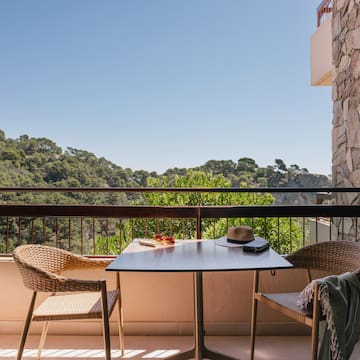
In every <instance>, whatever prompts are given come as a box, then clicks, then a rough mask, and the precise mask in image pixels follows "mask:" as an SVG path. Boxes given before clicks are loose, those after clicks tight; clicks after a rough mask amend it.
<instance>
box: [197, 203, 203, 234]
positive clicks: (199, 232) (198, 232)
mask: <svg viewBox="0 0 360 360" xmlns="http://www.w3.org/2000/svg"><path fill="white" fill-rule="evenodd" d="M201 233H202V231H201V208H200V207H198V208H197V215H196V238H197V239H201Z"/></svg>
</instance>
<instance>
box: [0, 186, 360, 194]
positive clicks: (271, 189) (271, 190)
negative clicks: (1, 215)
mask: <svg viewBox="0 0 360 360" xmlns="http://www.w3.org/2000/svg"><path fill="white" fill-rule="evenodd" d="M1 192H104V193H105V192H123V193H145V192H182V193H184V192H193V193H203V192H209V193H211V192H223V193H226V192H239V193H240V192H241V193H243V192H245V193H290V192H313V193H318V192H320V193H344V192H360V188H359V187H257V188H248V187H246V188H239V187H228V188H215V187H214V188H210V187H193V188H187V187H181V188H175V187H171V188H170V187H164V188H153V187H0V193H1Z"/></svg>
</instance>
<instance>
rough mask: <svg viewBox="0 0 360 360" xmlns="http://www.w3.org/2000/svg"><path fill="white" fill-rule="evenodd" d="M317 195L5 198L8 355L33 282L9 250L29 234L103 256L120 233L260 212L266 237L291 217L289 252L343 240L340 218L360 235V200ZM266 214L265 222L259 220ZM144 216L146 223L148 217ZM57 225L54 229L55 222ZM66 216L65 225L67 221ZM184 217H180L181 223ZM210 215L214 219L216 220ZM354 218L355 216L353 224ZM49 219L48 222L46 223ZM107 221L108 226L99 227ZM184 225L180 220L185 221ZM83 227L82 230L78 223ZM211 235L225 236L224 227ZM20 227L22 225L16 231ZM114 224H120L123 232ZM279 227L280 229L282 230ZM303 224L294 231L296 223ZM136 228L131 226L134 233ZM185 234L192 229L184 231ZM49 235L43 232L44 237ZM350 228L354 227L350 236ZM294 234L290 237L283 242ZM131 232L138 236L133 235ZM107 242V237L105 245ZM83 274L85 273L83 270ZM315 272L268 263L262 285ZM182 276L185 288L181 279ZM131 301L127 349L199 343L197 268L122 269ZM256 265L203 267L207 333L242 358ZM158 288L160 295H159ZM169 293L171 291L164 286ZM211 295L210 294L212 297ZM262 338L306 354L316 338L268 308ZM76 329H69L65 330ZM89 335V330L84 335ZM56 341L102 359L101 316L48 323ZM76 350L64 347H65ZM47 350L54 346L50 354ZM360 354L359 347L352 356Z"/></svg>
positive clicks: (252, 217) (136, 354) (2, 316)
mask: <svg viewBox="0 0 360 360" xmlns="http://www.w3.org/2000/svg"><path fill="white" fill-rule="evenodd" d="M8 191H12V192H15V193H17V194H22V193H24V192H25V193H27V192H33V193H37V192H41V191H52V192H56V191H64V192H69V191H75V192H76V191H79V192H86V191H100V192H101V191H103V192H124V193H129V192H130V193H133V194H142V193H146V192H155V193H156V192H158V193H161V194H162V193H167V192H168V193H172V192H175V191H176V192H183V193H190V194H194V193H195V194H199V193H200V194H203V193H205V194H208V193H217V194H219V195H221V194H222V195H224V194H226V193H228V194H230V193H235V192H244V193H246V194H248V195H249V196H250V197H251V198H255V197H256V196H259V194H264V193H273V194H277V193H281V192H291V193H296V192H300V193H301V194H305V193H306V194H308V193H313V194H316V193H319V192H322V193H324V192H325V193H326V194H333V193H335V192H344V193H353V192H356V193H358V192H359V191H360V189H336V188H335V189H307V188H303V189H293V188H288V189H280V188H278V189H267V188H265V189H241V188H240V189H239V188H228V189H145V188H139V189H17V188H14V189H1V193H2V194H4V193H6V192H8ZM327 201H329V203H328V204H316V201H314V203H311V204H305V205H266V206H260V205H255V206H246V205H243V206H239V205H236V204H228V205H223V206H213V205H210V204H206V205H203V204H199V205H194V206H176V207H169V206H149V205H113V206H105V205H66V204H64V205H38V204H21V205H19V204H2V205H0V219H1V220H2V223H1V226H0V246H1V248H2V249H3V250H2V252H3V254H2V256H1V257H0V283H1V284H2V291H1V295H0V334H1V337H0V358H1V359H2V358H4V359H5V358H7V357H12V358H13V357H14V355H15V353H14V352H16V351H15V349H16V347H17V342H18V338H19V334H20V333H21V329H22V325H23V320H24V318H25V315H26V311H27V307H28V303H29V299H30V291H28V290H26V289H24V286H23V284H22V281H21V278H20V275H19V273H18V270H17V269H16V268H15V264H14V263H13V261H12V258H11V256H10V254H11V251H12V247H13V246H16V245H17V244H20V243H24V242H27V241H28V242H38V241H40V242H43V243H46V244H49V245H51V244H52V245H53V246H61V247H65V248H69V249H71V250H74V251H77V252H82V253H84V254H89V255H91V256H100V255H102V254H100V252H99V251H100V250H99V249H101V252H102V253H104V254H105V256H113V247H112V245H111V241H112V239H113V237H114V236H115V237H116V238H117V244H118V251H121V250H122V249H123V248H124V247H125V244H126V241H127V240H129V239H128V237H129V236H130V237H138V236H139V234H140V233H141V234H142V235H143V236H144V237H147V236H149V235H150V234H151V229H152V226H155V228H158V229H160V230H161V231H164V226H167V230H169V231H172V232H175V231H183V233H184V234H185V235H186V236H188V234H192V237H193V238H204V237H205V230H206V229H209V228H212V226H211V224H212V223H214V224H215V222H216V221H217V220H219V219H223V220H224V221H225V223H226V224H231V222H232V221H237V222H239V223H244V222H245V221H250V222H251V221H253V222H254V224H255V223H256V224H262V225H263V227H264V228H263V229H260V228H259V229H258V230H259V231H263V232H264V237H268V236H270V234H269V229H270V222H271V221H272V219H274V218H275V219H276V220H275V221H273V222H272V223H274V224H280V223H282V222H283V221H286V222H287V224H288V226H287V227H286V228H287V229H290V234H289V233H286V234H283V233H281V227H278V229H277V233H276V234H275V237H274V241H273V246H274V247H275V248H276V249H277V250H278V251H280V252H282V253H286V252H290V251H292V250H293V249H294V248H296V247H298V246H303V245H305V244H309V243H312V242H316V241H323V240H328V239H335V236H338V235H339V234H345V233H346V232H345V231H344V229H343V228H338V227H337V226H336V224H337V221H336V219H338V218H341V219H345V218H346V219H347V221H343V222H342V224H345V225H343V227H344V226H345V227H347V226H348V225H347V224H353V226H352V227H351V226H349V228H348V229H347V230H350V233H351V231H352V232H353V236H354V238H358V234H357V228H358V226H357V218H358V217H360V206H342V205H335V204H332V202H331V200H327ZM258 219H261V220H262V221H261V222H257V220H258ZM139 220H140V222H137V221H139ZM125 223H126V224H130V227H129V229H130V233H126V231H125V229H124V224H125ZM50 224H52V225H51V226H53V227H52V229H53V233H49V228H50V227H51V226H50ZM64 224H65V225H66V226H65V227H62V225H64ZM179 224H180V225H179ZM209 224H210V225H209ZM354 224H355V225H354ZM39 226H40V227H39ZM96 227H99V229H96ZM177 227H179V229H180V230H179V229H177ZM75 228H76V229H78V230H79V229H80V233H77V232H76V231H75ZM213 228H214V230H213V232H212V235H213V236H211V237H214V238H215V237H216V236H219V234H217V233H216V227H215V225H214V226H213ZM14 229H15V230H16V232H15V233H14V232H13V231H14ZM292 229H293V230H295V229H301V231H300V232H298V233H297V236H298V237H295V236H291V232H292V231H291V230H292ZM114 231H115V232H114ZM275 232H276V231H275ZM293 233H295V231H293ZM129 234H130V235H129ZM185 235H184V237H185ZM39 236H40V240H39ZM343 236H344V237H345V236H346V235H343ZM284 239H286V240H287V242H286V244H284V243H282V242H283V240H284ZM130 240H131V239H130ZM98 241H101V246H99V245H98V244H97V242H98ZM75 275H76V276H78V275H79V274H75ZM84 276H85V277H89V278H98V277H101V278H103V277H106V278H107V280H108V282H109V286H110V287H111V286H113V285H114V284H113V281H114V279H113V274H112V273H101V272H94V271H93V272H90V271H89V272H86V274H85V275H84V274H83V277H84ZM306 282H307V280H306V274H305V273H304V272H302V271H300V270H284V271H277V272H276V273H271V272H264V273H263V274H262V277H261V283H260V286H261V287H262V288H263V289H265V290H266V291H274V292H276V291H279V292H281V291H284V290H285V289H286V290H289V289H290V290H291V289H293V290H294V291H296V290H298V289H301V288H303V287H304V286H305V285H306ZM174 284H176V287H174ZM121 287H122V295H123V308H124V317H125V327H124V328H125V335H126V349H127V352H126V355H125V357H126V358H162V357H165V356H166V355H170V354H171V353H172V352H174V351H178V350H182V349H185V348H188V347H190V346H191V344H192V337H191V335H192V330H193V328H192V320H193V301H192V291H193V288H192V281H191V274H186V273H176V274H167V273H123V274H121ZM251 289H252V272H251V271H246V272H228V273H223V272H212V273H206V274H204V298H205V303H204V317H205V329H206V335H207V338H206V341H207V342H208V344H209V347H212V348H214V349H222V350H223V351H225V349H226V351H227V352H228V353H229V354H230V355H234V356H235V357H240V358H242V359H244V358H247V357H248V353H249V345H248V344H249V338H248V333H249V323H250V306H251V302H250V299H251V296H250V295H251ZM150 294H151V295H150ZM164 294H166V295H164ZM207 294H211V296H207ZM259 320H260V323H259V327H258V333H259V334H260V335H261V337H260V338H259V339H260V340H259V342H257V359H281V358H284V359H287V358H289V357H290V356H291V357H292V358H293V359H294V360H295V359H306V358H307V357H306V356H307V355H304V354H309V351H310V339H309V336H308V334H309V332H308V329H307V328H304V327H302V326H300V325H298V324H296V323H293V322H292V321H289V319H287V318H285V317H279V315H278V313H273V312H272V311H270V310H268V309H265V308H260V310H259ZM111 331H112V333H113V334H116V319H111ZM40 332H41V328H40V324H36V323H34V324H33V325H32V327H31V331H30V334H31V337H30V340H29V342H28V345H27V347H26V349H28V350H27V352H25V355H26V357H25V358H34V357H36V352H32V351H29V349H30V350H31V349H35V348H36V344H37V340H38V337H39V334H40ZM65 334H66V335H70V336H64V335H65ZM78 334H84V337H78ZM49 335H50V336H49V341H48V342H47V344H46V346H45V355H44V358H46V357H51V358H59V359H60V358H63V357H70V358H75V359H76V358H77V357H79V358H80V357H81V358H84V357H85V358H94V357H95V358H96V357H103V355H102V354H103V352H102V351H103V350H102V338H101V324H100V323H99V322H98V321H77V322H72V323H71V324H70V323H67V322H66V323H65V322H63V323H61V322H59V323H57V324H54V325H53V324H52V325H51V326H50V330H49ZM112 344H113V347H114V353H113V357H114V358H116V357H121V356H120V354H119V352H116V351H117V349H118V345H117V338H116V337H115V336H114V337H113V341H112ZM64 348H65V349H67V348H70V349H73V350H71V351H69V352H66V351H65V352H62V351H60V350H56V349H64ZM46 354H47V355H46ZM359 356H360V349H359V346H358V347H357V349H356V353H355V354H354V355H353V359H356V358H358V357H359Z"/></svg>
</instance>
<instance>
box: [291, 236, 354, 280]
mask: <svg viewBox="0 0 360 360" xmlns="http://www.w3.org/2000/svg"><path fill="white" fill-rule="evenodd" d="M286 258H287V260H289V261H290V262H291V263H292V264H293V265H294V266H295V267H296V268H304V269H309V270H322V271H327V272H330V273H331V274H334V275H337V274H341V273H344V272H348V271H351V272H353V271H356V270H357V269H359V268H360V242H352V241H345V240H344V241H326V242H322V243H316V244H312V245H308V246H305V247H303V248H301V249H299V250H297V251H295V252H293V253H292V254H290V255H288V256H287V257H286Z"/></svg>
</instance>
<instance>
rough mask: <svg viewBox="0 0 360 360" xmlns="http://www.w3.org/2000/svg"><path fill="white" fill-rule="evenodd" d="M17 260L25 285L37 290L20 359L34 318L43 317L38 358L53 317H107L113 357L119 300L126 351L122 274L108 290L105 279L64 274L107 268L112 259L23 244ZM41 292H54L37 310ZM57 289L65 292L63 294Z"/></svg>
mask: <svg viewBox="0 0 360 360" xmlns="http://www.w3.org/2000/svg"><path fill="white" fill-rule="evenodd" d="M13 257H14V260H15V262H16V264H17V266H18V268H19V270H20V273H21V276H22V279H23V282H24V285H25V286H26V287H27V288H29V289H30V290H32V291H33V295H32V299H31V302H30V307H29V310H28V314H27V317H26V321H25V325H24V329H23V333H22V336H21V341H20V345H19V351H18V354H17V359H18V360H20V359H21V358H22V354H23V351H24V346H25V342H26V338H27V334H28V331H29V328H30V324H31V322H32V321H43V322H44V325H43V331H42V334H41V338H40V345H39V350H38V355H37V358H38V359H40V356H41V351H42V348H43V346H44V343H45V338H46V334H47V330H48V326H49V321H52V320H73V319H94V318H96V319H98V318H102V319H103V335H104V343H105V344H104V345H105V353H106V359H107V360H110V359H111V351H110V330H109V317H110V315H111V313H112V311H113V309H114V307H115V304H116V302H118V320H119V338H120V348H121V353H122V355H123V354H124V333H123V327H122V309H121V295H120V280H119V274H118V273H116V285H117V286H116V289H115V290H112V291H107V289H106V281H105V280H80V279H72V278H68V277H64V276H62V275H60V274H61V273H63V272H64V271H67V270H86V269H104V268H105V267H106V266H107V265H108V264H109V263H110V262H111V260H94V259H88V258H86V257H83V256H80V255H75V254H73V253H71V252H68V251H65V250H61V249H57V248H54V247H49V246H43V245H22V246H18V247H17V248H15V250H14V253H13ZM38 292H47V293H52V294H51V296H48V297H47V298H46V299H45V300H44V302H42V303H41V304H40V306H38V307H37V308H36V309H35V310H34V308H35V301H36V296H37V293H38ZM56 293H62V294H60V295H58V294H56Z"/></svg>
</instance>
